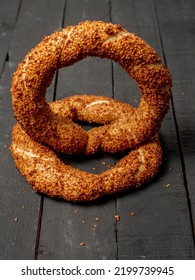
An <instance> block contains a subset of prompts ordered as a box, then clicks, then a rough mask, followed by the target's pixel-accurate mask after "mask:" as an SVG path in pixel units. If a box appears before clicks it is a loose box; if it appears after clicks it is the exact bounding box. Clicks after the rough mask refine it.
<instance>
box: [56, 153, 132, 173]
mask: <svg viewBox="0 0 195 280" xmlns="http://www.w3.org/2000/svg"><path fill="white" fill-rule="evenodd" d="M128 153H129V151H126V152H120V153H115V154H110V153H103V152H100V153H98V154H95V155H87V156H86V155H71V156H68V155H64V154H58V157H59V158H60V160H61V161H62V162H63V163H64V164H67V165H70V166H72V167H74V168H78V169H80V170H82V171H86V172H89V173H92V174H97V175H98V174H100V173H102V172H105V171H106V170H109V169H110V168H112V167H114V166H115V165H116V164H117V162H118V161H119V160H121V159H122V158H123V157H125V156H126V155H127V154H128Z"/></svg>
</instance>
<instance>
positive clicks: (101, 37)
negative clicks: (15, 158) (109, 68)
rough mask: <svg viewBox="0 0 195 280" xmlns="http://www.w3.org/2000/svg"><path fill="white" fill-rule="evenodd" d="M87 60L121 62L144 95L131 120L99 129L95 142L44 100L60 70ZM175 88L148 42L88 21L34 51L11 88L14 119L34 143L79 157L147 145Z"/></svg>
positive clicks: (16, 76)
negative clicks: (78, 154)
mask: <svg viewBox="0 0 195 280" xmlns="http://www.w3.org/2000/svg"><path fill="white" fill-rule="evenodd" d="M87 56H97V57H101V58H108V59H112V60H114V61H116V62H118V63H119V64H120V65H121V66H122V67H123V68H124V69H125V70H126V71H127V73H128V74H129V75H130V76H131V77H132V78H133V79H135V80H136V81H137V84H138V86H139V88H140V90H141V93H142V98H141V101H140V105H139V107H138V108H137V109H136V110H134V113H133V114H132V115H131V116H130V117H129V118H128V120H127V119H125V120H122V119H120V120H117V121H116V122H113V124H110V125H108V126H107V127H106V129H105V128H104V129H103V130H102V131H99V128H94V129H93V132H92V133H91V135H90V138H89V135H88V133H87V132H86V131H84V130H83V129H82V128H81V127H80V126H79V125H77V124H75V123H74V122H73V120H71V119H70V118H67V121H66V122H64V118H61V117H59V115H56V114H55V113H54V112H53V111H52V110H51V108H50V106H49V105H48V104H47V103H46V99H45V94H46V90H47V87H48V86H49V85H50V83H51V80H52V78H53V76H54V74H55V72H56V70H57V69H59V68H61V67H65V66H69V65H72V64H74V63H76V62H78V61H79V60H81V59H83V58H85V57H87ZM170 88H171V77H170V74H169V72H168V70H167V68H166V67H165V66H164V65H163V64H162V63H161V60H160V58H159V56H158V54H157V53H156V52H155V51H154V50H153V49H152V48H151V47H150V46H149V45H148V44H147V43H146V42H144V41H143V40H142V39H140V38H139V37H137V36H136V35H134V34H132V33H129V32H127V31H126V30H125V29H123V28H122V27H121V26H120V25H114V24H111V23H104V22H101V21H93V22H90V21H86V22H83V23H80V24H78V25H77V26H70V27H67V28H65V29H62V30H61V31H59V32H55V33H54V34H52V35H50V36H48V37H46V38H45V39H44V40H43V41H42V42H41V43H40V44H38V45H37V46H36V47H35V48H34V49H32V50H31V51H30V52H29V53H28V54H27V56H26V57H25V59H24V60H23V61H22V63H20V65H19V66H18V68H17V70H16V72H15V73H14V76H13V81H12V89H11V90H12V101H13V109H14V115H15V117H16V119H17V121H18V123H19V124H20V125H21V126H22V128H23V129H24V130H25V132H26V133H27V134H28V135H29V136H30V137H31V138H32V139H34V140H35V141H39V142H42V143H44V144H47V145H48V146H50V147H52V148H53V149H54V150H55V151H58V152H63V153H67V154H76V153H95V152H96V151H98V150H100V149H101V150H103V151H105V152H117V151H121V150H126V149H132V148H135V147H138V145H140V144H142V143H143V142H146V141H147V140H148V139H150V138H151V137H152V136H154V135H155V134H156V132H157V131H158V130H159V128H160V126H161V122H162V119H163V117H164V115H165V113H166V112H167V110H168V106H169V98H170ZM100 132H101V133H100ZM97 135H99V140H98V141H96V139H95V137H96V136H97ZM89 140H90V143H93V145H94V146H93V147H92V146H91V144H90V145H89V143H88V141H89ZM97 145H98V146H97ZM89 146H90V147H91V148H90V149H88V147H89Z"/></svg>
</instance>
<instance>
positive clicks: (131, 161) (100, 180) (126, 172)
mask: <svg viewBox="0 0 195 280" xmlns="http://www.w3.org/2000/svg"><path fill="white" fill-rule="evenodd" d="M10 150H11V152H12V155H13V157H14V160H15V164H16V166H17V168H18V169H19V170H20V172H21V173H22V175H23V176H24V177H25V178H26V180H27V181H28V183H29V184H30V185H31V186H32V188H33V189H34V190H35V192H39V193H43V194H45V195H48V196H50V197H55V198H60V199H65V200H68V201H75V202H76V201H91V200H94V199H97V198H99V197H101V196H105V195H110V194H113V193H117V192H121V191H124V190H127V189H131V188H136V187H139V186H141V185H142V184H143V183H146V182H147V181H149V180H151V178H153V177H154V176H155V175H156V174H157V172H158V170H159V167H160V165H161V162H162V149H161V145H160V143H159V139H158V136H155V137H153V139H152V140H151V141H150V142H148V143H145V144H143V145H142V146H141V147H139V148H138V149H135V150H133V151H131V152H130V153H129V154H128V155H127V156H125V157H124V158H122V159H121V160H120V161H119V162H118V163H117V164H116V165H115V166H114V167H112V168H110V169H109V170H106V171H105V172H102V173H101V174H98V175H97V174H92V173H89V172H85V171H81V170H79V169H76V168H73V167H71V166H69V165H67V164H65V163H63V162H62V161H61V160H60V159H59V158H58V156H57V155H56V154H55V152H54V151H53V150H52V149H50V148H49V147H48V146H46V145H44V144H41V143H39V142H37V141H34V140H32V139H31V138H30V137H29V136H28V135H27V134H26V132H25V131H24V130H23V129H22V127H21V125H19V124H18V123H17V124H16V125H15V126H14V128H13V130H12V144H11V147H10Z"/></svg>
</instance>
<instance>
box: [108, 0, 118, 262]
mask: <svg viewBox="0 0 195 280" xmlns="http://www.w3.org/2000/svg"><path fill="white" fill-rule="evenodd" d="M108 5H109V17H110V18H109V19H110V22H112V0H109V1H108ZM111 86H112V98H114V93H115V86H114V65H113V61H111ZM116 162H117V159H116V157H115V164H116ZM115 213H116V215H117V213H118V207H117V198H115ZM114 230H115V241H116V260H118V250H119V248H118V224H117V221H115V224H114Z"/></svg>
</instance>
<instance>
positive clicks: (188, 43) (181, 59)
mask: <svg viewBox="0 0 195 280" xmlns="http://www.w3.org/2000/svg"><path fill="white" fill-rule="evenodd" d="M156 6H157V14H158V17H159V23H160V32H161V34H162V40H163V46H164V50H165V52H166V61H167V64H168V66H169V68H170V70H171V72H172V76H173V102H174V109H175V113H176V121H177V124H178V128H179V136H180V141H181V145H182V154H183V160H184V168H185V176H186V185H187V186H186V187H187V193H188V195H189V206H190V208H191V211H192V219H193V221H192V222H193V225H194V227H195V189H194V180H195V171H194V163H195V140H194V139H195V137H194V127H195V98H194V90H195V84H194V75H195V66H194V63H193V61H194V59H195V51H194V44H195V36H194V34H195V24H194V13H195V2H194V1H190V0H188V1H184V2H183V1H171V3H169V1H163V3H161V1H156ZM168 7H169V9H171V10H172V12H171V14H170V13H168V14H167V16H166V19H165V18H164V13H165V11H166V10H167V9H168ZM167 22H169V23H170V25H169V29H167Z"/></svg>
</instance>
